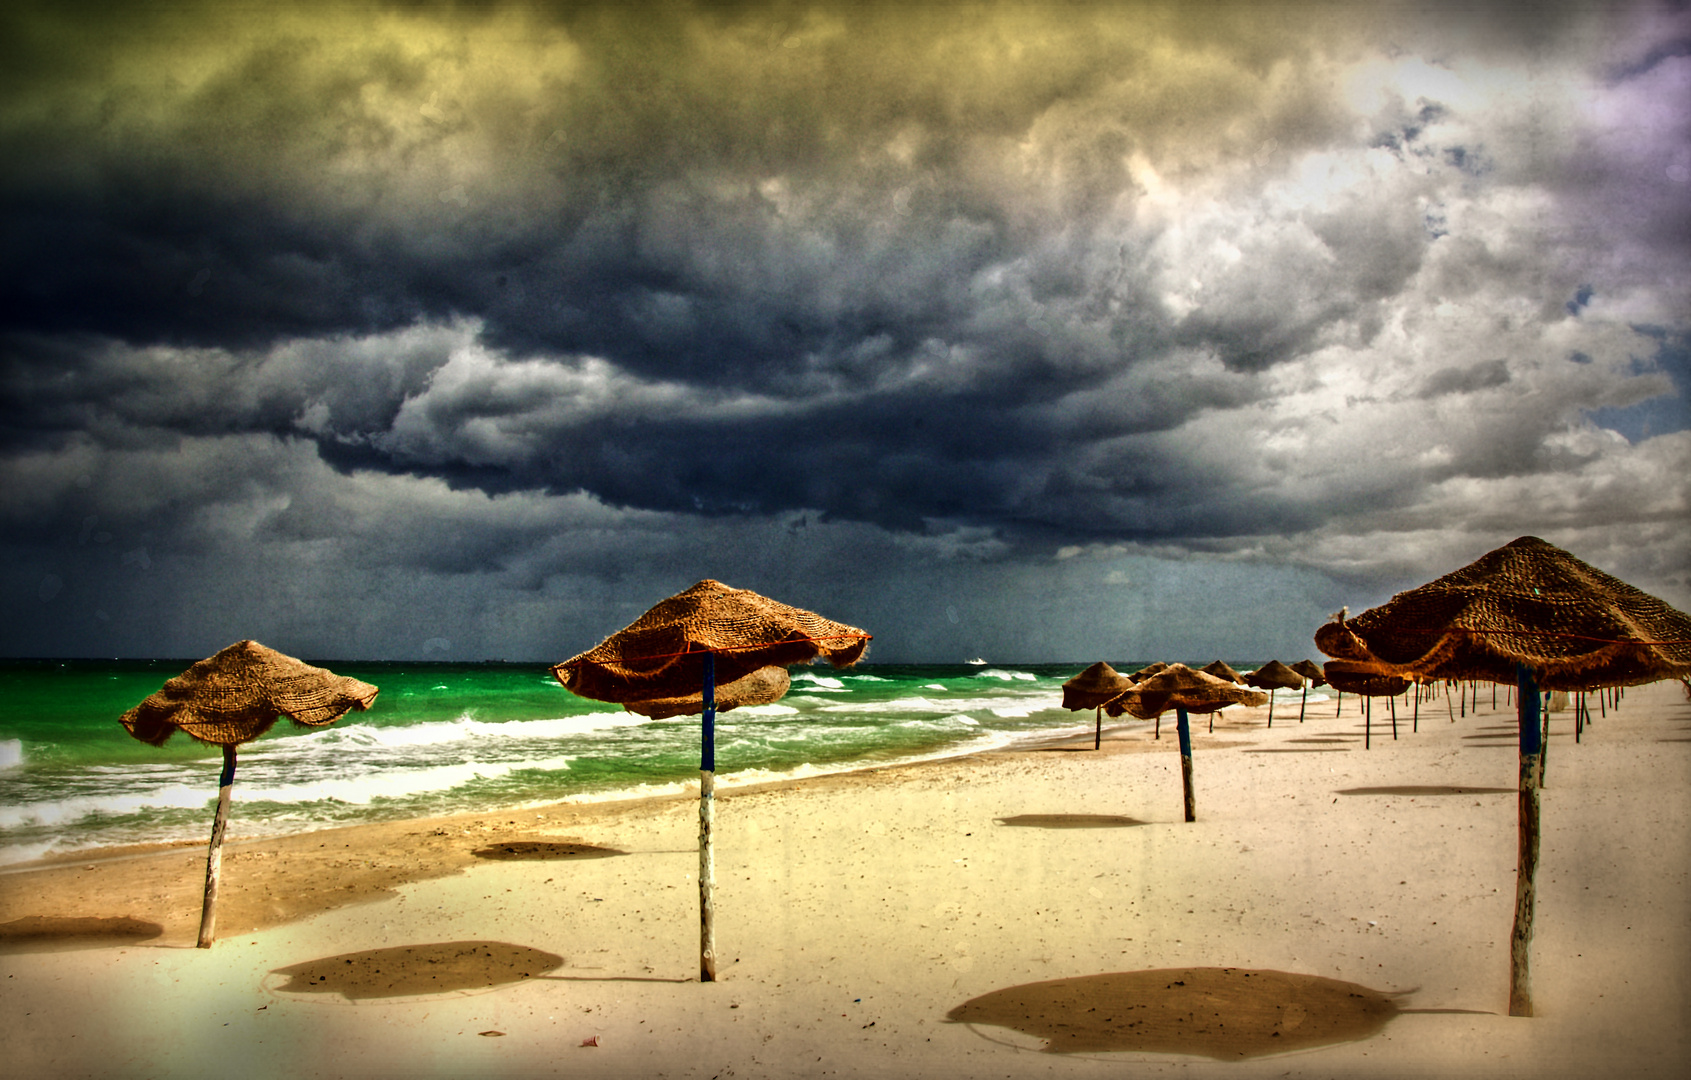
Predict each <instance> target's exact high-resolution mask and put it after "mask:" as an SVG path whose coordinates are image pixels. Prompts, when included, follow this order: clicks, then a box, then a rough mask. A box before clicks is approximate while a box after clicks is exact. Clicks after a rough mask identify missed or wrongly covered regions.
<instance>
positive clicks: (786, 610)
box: [552, 579, 869, 982]
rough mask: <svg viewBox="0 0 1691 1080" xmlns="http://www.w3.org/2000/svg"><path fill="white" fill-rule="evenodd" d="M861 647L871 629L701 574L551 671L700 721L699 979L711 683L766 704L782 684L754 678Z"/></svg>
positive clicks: (709, 861)
mask: <svg viewBox="0 0 1691 1080" xmlns="http://www.w3.org/2000/svg"><path fill="white" fill-rule="evenodd" d="M868 648H869V634H867V633H865V632H864V631H862V630H859V629H858V628H857V627H855V626H847V625H845V624H844V623H837V622H834V621H833V620H831V619H824V618H823V617H822V616H820V615H817V614H816V613H814V612H810V611H805V610H804V609H802V608H796V607H790V606H789V605H787V604H783V603H780V602H779V601H776V600H771V599H769V598H768V597H766V596H760V595H759V594H757V593H755V592H752V591H751V590H749V589H733V588H729V587H728V586H727V585H724V584H722V583H721V582H719V581H711V580H708V579H707V580H705V581H701V582H699V583H698V584H697V585H694V586H693V587H692V588H690V589H688V590H686V591H685V592H681V593H677V594H676V595H674V596H672V597H670V598H669V599H667V600H663V601H661V602H659V603H658V604H657V605H656V606H655V607H653V608H652V609H651V610H650V611H648V612H646V613H645V614H644V615H642V616H640V617H639V618H638V619H636V620H634V621H633V622H632V623H630V624H629V625H628V626H626V627H625V628H623V629H622V630H619V631H617V632H616V633H615V634H612V635H611V636H610V637H608V638H606V639H605V640H604V641H601V642H600V643H599V644H597V645H595V646H594V647H593V648H591V649H589V650H587V651H586V652H584V653H581V654H580V655H578V656H574V657H572V658H570V659H568V660H565V661H564V662H563V663H561V664H557V665H555V666H554V667H553V668H552V674H553V675H555V676H556V677H557V679H558V681H559V682H560V683H563V684H564V686H566V687H568V688H569V689H570V690H572V691H574V692H575V693H577V694H580V695H581V696H582V697H588V698H593V699H595V700H598V701H614V702H619V703H622V704H624V705H626V706H627V707H628V708H630V709H632V710H633V711H635V712H645V709H646V708H647V707H649V708H651V709H652V710H653V711H652V712H650V713H647V715H657V714H658V713H659V712H660V711H661V712H662V714H663V715H666V716H678V715H684V714H691V713H694V712H697V713H700V714H702V716H703V718H704V719H703V740H702V751H701V754H700V761H699V981H701V982H711V981H713V980H715V978H716V908H715V902H714V899H713V895H712V893H713V889H714V886H715V883H716V864H715V855H714V852H713V850H712V846H711V832H712V826H713V825H714V823H715V820H716V809H715V807H716V801H715V791H716V711H717V701H716V688H717V684H718V683H719V682H720V683H721V684H723V688H724V690H725V691H726V690H728V689H729V688H730V687H735V686H739V685H741V684H742V681H743V680H746V679H747V678H748V677H751V678H753V682H752V683H748V684H745V691H746V698H745V699H743V700H741V701H740V702H739V703H740V704H747V703H749V702H750V700H752V699H756V700H759V701H763V702H764V703H767V702H768V701H773V700H776V699H777V698H779V697H780V694H776V695H775V697H772V698H771V697H767V696H766V695H767V694H769V693H771V692H773V690H774V688H775V684H777V683H779V682H780V681H781V680H770V679H768V677H766V676H762V675H759V673H760V672H762V671H763V670H764V669H767V668H771V667H778V668H782V669H785V668H786V667H787V665H789V664H807V663H810V662H811V661H813V660H817V659H826V660H827V661H828V662H829V663H831V664H833V665H834V666H835V667H837V668H840V667H849V666H850V665H852V664H855V663H857V661H858V660H860V659H862V658H863V654H864V652H865V651H866V650H867V649H868ZM784 678H785V671H784V670H783V672H782V679H784ZM765 680H767V681H765ZM783 692H784V691H783ZM734 693H735V694H739V693H740V691H734ZM671 710H673V711H671Z"/></svg>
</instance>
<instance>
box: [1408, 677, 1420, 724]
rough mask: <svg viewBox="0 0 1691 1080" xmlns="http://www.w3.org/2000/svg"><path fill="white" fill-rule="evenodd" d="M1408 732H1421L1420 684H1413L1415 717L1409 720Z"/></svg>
mask: <svg viewBox="0 0 1691 1080" xmlns="http://www.w3.org/2000/svg"><path fill="white" fill-rule="evenodd" d="M1409 730H1410V732H1411V733H1414V732H1419V731H1420V730H1421V684H1420V683H1416V684H1415V715H1414V717H1413V718H1412V719H1411V720H1410V727H1409Z"/></svg>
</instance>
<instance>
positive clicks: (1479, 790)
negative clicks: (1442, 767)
mask: <svg viewBox="0 0 1691 1080" xmlns="http://www.w3.org/2000/svg"><path fill="white" fill-rule="evenodd" d="M1333 794H1335V795H1513V794H1515V789H1514V788H1512V787H1453V786H1447V785H1443V784H1398V785H1396V786H1393V787H1353V788H1343V789H1335V791H1334V792H1333Z"/></svg>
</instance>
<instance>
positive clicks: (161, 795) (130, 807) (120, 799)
mask: <svg viewBox="0 0 1691 1080" xmlns="http://www.w3.org/2000/svg"><path fill="white" fill-rule="evenodd" d="M216 800H217V791H216V789H215V788H213V789H211V790H209V791H208V790H207V789H206V788H205V787H204V786H200V785H195V786H192V787H190V786H189V785H187V784H168V785H165V786H163V787H157V788H153V789H151V790H147V791H136V790H128V791H114V792H109V793H106V794H102V795H70V796H66V797H65V798H63V799H45V800H39V801H36V802H27V803H20V804H14V805H11V806H0V829H17V828H22V827H24V826H37V827H43V826H44V827H48V828H51V827H54V826H59V825H67V824H70V823H72V822H76V821H81V820H83V819H85V818H88V817H92V816H94V815H96V814H100V815H107V816H121V815H127V814H139V813H141V812H142V811H145V810H191V809H196V808H199V807H204V806H208V805H210V804H211V803H213V802H215V801H216Z"/></svg>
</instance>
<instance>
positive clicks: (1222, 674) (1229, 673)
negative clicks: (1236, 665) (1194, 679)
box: [1202, 660, 1245, 686]
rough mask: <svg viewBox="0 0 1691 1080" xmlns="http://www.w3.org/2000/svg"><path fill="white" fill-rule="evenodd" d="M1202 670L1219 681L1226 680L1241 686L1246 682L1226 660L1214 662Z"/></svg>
mask: <svg viewBox="0 0 1691 1080" xmlns="http://www.w3.org/2000/svg"><path fill="white" fill-rule="evenodd" d="M1202 670H1203V671H1205V672H1206V673H1208V674H1210V675H1214V676H1215V677H1216V678H1218V679H1226V680H1227V681H1228V682H1230V683H1238V684H1239V685H1241V686H1243V685H1245V680H1244V679H1243V678H1241V677H1240V675H1239V673H1238V672H1237V671H1234V670H1233V668H1232V666H1231V665H1229V664H1228V663H1227V662H1226V661H1224V660H1212V661H1210V662H1209V663H1207V664H1205V665H1204V666H1203V668H1202Z"/></svg>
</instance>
